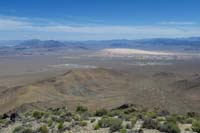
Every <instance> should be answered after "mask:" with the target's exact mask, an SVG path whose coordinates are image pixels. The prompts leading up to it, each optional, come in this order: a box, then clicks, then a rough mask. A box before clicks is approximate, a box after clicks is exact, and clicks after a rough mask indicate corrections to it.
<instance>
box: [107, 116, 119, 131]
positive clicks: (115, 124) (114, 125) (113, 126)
mask: <svg viewBox="0 0 200 133" xmlns="http://www.w3.org/2000/svg"><path fill="white" fill-rule="evenodd" d="M121 125H122V121H121V120H120V119H117V118H111V119H110V126H109V127H110V131H111V132H114V131H118V130H119V129H121Z"/></svg>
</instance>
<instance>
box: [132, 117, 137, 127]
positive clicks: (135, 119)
mask: <svg viewBox="0 0 200 133" xmlns="http://www.w3.org/2000/svg"><path fill="white" fill-rule="evenodd" d="M136 122H137V118H136V117H132V118H131V125H132V127H133V126H135V123H136Z"/></svg>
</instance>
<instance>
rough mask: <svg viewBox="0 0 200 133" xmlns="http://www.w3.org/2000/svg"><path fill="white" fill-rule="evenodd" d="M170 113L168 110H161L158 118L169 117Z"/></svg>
mask: <svg viewBox="0 0 200 133" xmlns="http://www.w3.org/2000/svg"><path fill="white" fill-rule="evenodd" d="M169 115H170V113H169V111H167V110H161V111H159V112H158V116H169Z"/></svg>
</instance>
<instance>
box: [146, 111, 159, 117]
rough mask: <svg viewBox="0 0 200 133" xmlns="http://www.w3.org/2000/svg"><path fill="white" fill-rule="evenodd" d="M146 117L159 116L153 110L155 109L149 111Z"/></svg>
mask: <svg viewBox="0 0 200 133" xmlns="http://www.w3.org/2000/svg"><path fill="white" fill-rule="evenodd" d="M146 117H147V118H156V117H157V114H156V112H153V111H151V112H147V113H146Z"/></svg>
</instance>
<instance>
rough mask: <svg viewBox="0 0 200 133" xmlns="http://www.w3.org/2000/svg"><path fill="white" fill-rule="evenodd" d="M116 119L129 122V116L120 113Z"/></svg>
mask: <svg viewBox="0 0 200 133" xmlns="http://www.w3.org/2000/svg"><path fill="white" fill-rule="evenodd" d="M118 117H119V118H120V119H122V120H125V121H130V118H131V116H130V115H129V114H124V113H120V114H119V115H118Z"/></svg>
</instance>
